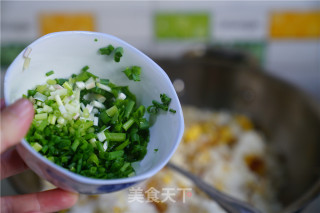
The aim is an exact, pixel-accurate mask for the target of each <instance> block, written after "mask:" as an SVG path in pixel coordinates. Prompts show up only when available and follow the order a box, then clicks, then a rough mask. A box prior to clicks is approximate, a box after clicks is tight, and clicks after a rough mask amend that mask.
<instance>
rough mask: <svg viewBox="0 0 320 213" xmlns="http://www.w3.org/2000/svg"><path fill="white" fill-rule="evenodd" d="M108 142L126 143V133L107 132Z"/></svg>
mask: <svg viewBox="0 0 320 213" xmlns="http://www.w3.org/2000/svg"><path fill="white" fill-rule="evenodd" d="M105 135H106V138H107V140H108V141H118V142H119V141H124V140H125V139H126V133H111V132H105Z"/></svg>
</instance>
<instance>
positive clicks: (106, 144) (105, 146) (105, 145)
mask: <svg viewBox="0 0 320 213" xmlns="http://www.w3.org/2000/svg"><path fill="white" fill-rule="evenodd" d="M103 149H104V151H107V149H108V141H105V142H104V144H103Z"/></svg>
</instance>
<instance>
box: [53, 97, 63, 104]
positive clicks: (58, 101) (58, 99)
mask: <svg viewBox="0 0 320 213" xmlns="http://www.w3.org/2000/svg"><path fill="white" fill-rule="evenodd" d="M54 97H55V99H56V102H57V104H58V105H59V106H63V103H62V101H61V98H60V96H59V95H55V96H54Z"/></svg>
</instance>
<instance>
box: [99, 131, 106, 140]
mask: <svg viewBox="0 0 320 213" xmlns="http://www.w3.org/2000/svg"><path fill="white" fill-rule="evenodd" d="M97 138H98V140H99V141H100V142H103V141H105V140H106V139H107V138H106V135H105V134H104V132H99V133H97Z"/></svg>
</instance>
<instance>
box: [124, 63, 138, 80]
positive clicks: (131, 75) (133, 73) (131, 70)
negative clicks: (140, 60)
mask: <svg viewBox="0 0 320 213" xmlns="http://www.w3.org/2000/svg"><path fill="white" fill-rule="evenodd" d="M123 72H124V74H126V76H127V77H128V79H130V80H134V81H140V75H141V67H138V66H132V67H127V68H126V69H125V70H124V71H123Z"/></svg>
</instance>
